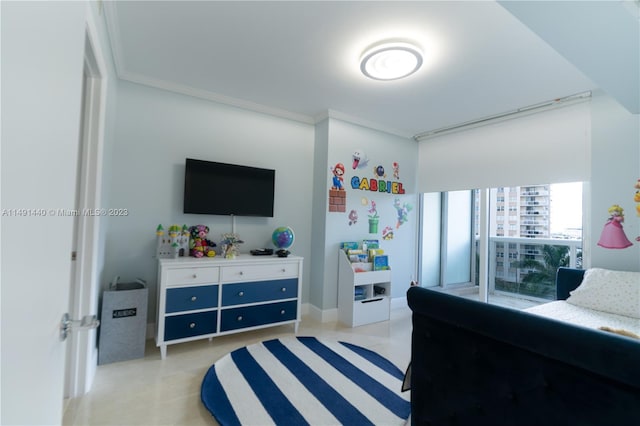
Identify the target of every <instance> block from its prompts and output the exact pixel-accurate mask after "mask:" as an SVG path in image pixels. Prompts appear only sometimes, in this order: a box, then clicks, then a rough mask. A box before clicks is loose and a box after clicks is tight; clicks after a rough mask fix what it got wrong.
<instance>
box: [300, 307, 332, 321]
mask: <svg viewBox="0 0 640 426" xmlns="http://www.w3.org/2000/svg"><path fill="white" fill-rule="evenodd" d="M305 310H306V311H307V315H309V316H310V317H311V318H312V319H314V320H316V321H319V322H336V321H338V308H332V309H324V310H323V309H320V308H318V307H317V306H315V305H312V304H310V303H305V304H304V305H303V308H302V311H303V312H305Z"/></svg>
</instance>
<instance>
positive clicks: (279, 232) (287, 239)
mask: <svg viewBox="0 0 640 426" xmlns="http://www.w3.org/2000/svg"><path fill="white" fill-rule="evenodd" d="M294 239H295V236H294V234H293V229H291V228H289V227H288V226H280V227H279V228H276V229H275V230H274V231H273V234H271V241H272V242H273V245H274V246H276V247H278V248H279V249H281V250H286V249H288V248H289V247H291V246H292V245H293V240H294Z"/></svg>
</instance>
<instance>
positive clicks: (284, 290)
mask: <svg viewBox="0 0 640 426" xmlns="http://www.w3.org/2000/svg"><path fill="white" fill-rule="evenodd" d="M302 268H303V258H302V257H299V256H289V257H286V258H282V257H277V256H250V255H246V254H241V255H239V256H238V257H236V258H235V259H224V258H193V257H186V258H178V259H159V260H158V300H157V314H156V315H157V318H156V333H155V341H156V346H157V347H159V348H160V357H161V359H165V358H166V356H167V346H169V345H173V344H179V343H184V342H189V341H193V340H199V339H209V340H211V339H213V338H214V337H216V336H222V335H226V334H231V333H239V332H243V331H249V330H256V329H260V328H265V327H273V326H278V325H283V324H293V326H294V333H297V332H298V327H299V324H300V321H301V288H302Z"/></svg>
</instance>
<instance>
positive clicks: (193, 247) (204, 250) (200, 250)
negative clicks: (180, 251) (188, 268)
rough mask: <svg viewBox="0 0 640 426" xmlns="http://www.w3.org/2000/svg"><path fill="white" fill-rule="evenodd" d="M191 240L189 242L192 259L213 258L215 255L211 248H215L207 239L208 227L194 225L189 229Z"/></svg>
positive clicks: (214, 244)
mask: <svg viewBox="0 0 640 426" xmlns="http://www.w3.org/2000/svg"><path fill="white" fill-rule="evenodd" d="M189 234H190V235H191V240H190V241H189V248H190V254H191V256H193V257H205V256H206V257H214V256H215V255H216V252H215V250H213V248H214V247H215V246H216V243H214V242H213V241H211V240H208V239H207V234H209V227H208V226H205V225H195V226H192V227H190V228H189Z"/></svg>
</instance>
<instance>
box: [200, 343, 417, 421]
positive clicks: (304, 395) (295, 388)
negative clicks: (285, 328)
mask: <svg viewBox="0 0 640 426" xmlns="http://www.w3.org/2000/svg"><path fill="white" fill-rule="evenodd" d="M402 379H403V373H402V371H400V369H399V368H398V367H396V366H395V365H394V364H392V363H391V362H390V361H388V360H387V359H385V358H384V357H382V356H380V355H379V354H377V353H375V352H373V351H371V350H369V349H365V348H362V347H360V346H356V345H353V344H350V343H345V342H332V341H324V340H318V339H316V338H315V337H291V338H282V339H274V340H269V341H265V342H261V343H257V344H253V345H249V346H245V347H243V348H240V349H237V350H235V351H233V352H231V353H229V354H227V355H225V356H224V357H222V358H221V359H220V360H219V361H218V362H216V363H215V364H214V365H213V366H211V368H210V369H209V371H207V374H206V375H205V377H204V380H203V381H202V389H201V397H202V402H203V403H204V405H205V407H206V408H207V409H208V410H209V411H210V412H211V414H212V415H213V416H214V417H215V419H216V420H217V421H218V422H219V423H220V424H221V425H267V424H275V425H306V424H309V425H339V424H342V425H347V424H348V425H365V424H371V425H401V424H404V423H405V421H406V419H407V418H408V417H409V413H410V411H411V405H410V402H409V398H410V395H409V393H408V392H407V393H402V392H401V386H402Z"/></svg>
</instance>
